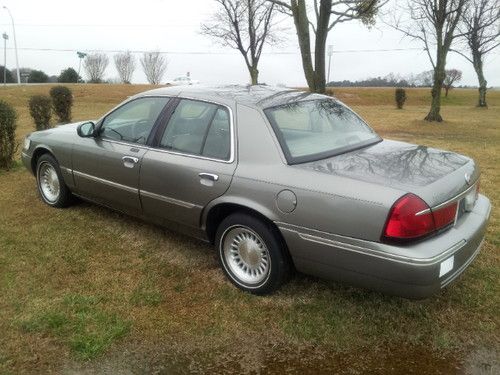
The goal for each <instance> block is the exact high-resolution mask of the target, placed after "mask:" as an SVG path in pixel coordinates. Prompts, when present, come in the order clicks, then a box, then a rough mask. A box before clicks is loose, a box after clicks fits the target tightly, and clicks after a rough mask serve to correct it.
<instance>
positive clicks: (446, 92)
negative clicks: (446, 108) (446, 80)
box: [444, 86, 450, 97]
mask: <svg viewBox="0 0 500 375" xmlns="http://www.w3.org/2000/svg"><path fill="white" fill-rule="evenodd" d="M448 91H450V88H449V87H448V86H445V88H444V92H445V94H444V96H445V97H448Z"/></svg>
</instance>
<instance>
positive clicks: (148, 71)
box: [141, 51, 168, 85]
mask: <svg viewBox="0 0 500 375" xmlns="http://www.w3.org/2000/svg"><path fill="white" fill-rule="evenodd" d="M141 65H142V70H143V71H144V74H145V75H146V78H147V80H148V82H149V83H150V84H152V85H159V84H160V83H161V80H162V78H163V76H164V75H165V72H166V70H167V66H168V60H167V58H166V57H164V56H162V55H161V53H160V52H159V51H153V52H144V54H143V55H142V57H141Z"/></svg>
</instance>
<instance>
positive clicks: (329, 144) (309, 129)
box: [264, 99, 381, 164]
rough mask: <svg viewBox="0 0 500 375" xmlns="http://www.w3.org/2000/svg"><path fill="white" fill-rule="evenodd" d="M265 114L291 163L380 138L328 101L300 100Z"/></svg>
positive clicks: (335, 153)
mask: <svg viewBox="0 0 500 375" xmlns="http://www.w3.org/2000/svg"><path fill="white" fill-rule="evenodd" d="M264 112H265V114H266V116H267V118H268V119H269V121H270V122H271V124H272V126H273V128H274V131H275V132H276V135H277V137H278V139H279V141H280V144H281V146H282V148H283V152H284V153H285V155H286V157H287V160H288V162H289V163H291V164H297V163H303V162H308V161H313V160H319V159H323V158H326V157H330V156H334V155H337V154H340V153H344V152H348V151H350V150H354V149H356V148H359V147H363V146H367V145H369V144H372V143H375V142H378V141H380V139H381V138H380V137H379V136H378V135H377V134H376V133H375V132H374V131H373V130H372V129H371V128H370V127H369V126H368V125H367V124H366V123H365V122H364V121H363V120H361V119H360V118H359V117H358V116H357V115H356V114H355V113H354V112H352V111H351V110H350V109H348V108H347V107H345V106H344V105H342V104H340V103H338V102H336V101H334V100H331V99H318V100H309V101H299V102H294V103H289V104H285V105H280V106H277V107H273V108H268V109H266V110H265V111H264Z"/></svg>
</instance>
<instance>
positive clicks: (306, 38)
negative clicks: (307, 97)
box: [268, 0, 387, 93]
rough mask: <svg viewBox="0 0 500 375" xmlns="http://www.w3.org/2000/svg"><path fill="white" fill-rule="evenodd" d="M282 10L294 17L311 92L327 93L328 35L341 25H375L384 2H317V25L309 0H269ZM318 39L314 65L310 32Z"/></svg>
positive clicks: (383, 0)
mask: <svg viewBox="0 0 500 375" xmlns="http://www.w3.org/2000/svg"><path fill="white" fill-rule="evenodd" d="M268 1H269V2H271V3H274V4H276V5H278V6H279V7H280V10H281V11H282V12H284V13H285V14H288V15H289V16H291V17H293V21H294V23H295V29H296V31H297V37H298V41H299V47H300V53H301V55H302V67H303V69H304V74H305V77H306V80H307V84H308V86H309V89H310V90H311V91H312V92H319V93H324V92H325V86H326V79H325V50H326V39H327V37H328V33H329V32H330V31H331V30H332V29H333V28H334V27H335V26H337V25H338V24H341V23H344V22H349V21H353V20H360V21H361V22H363V23H364V24H365V25H368V26H369V25H373V24H374V22H375V16H376V15H377V13H378V11H379V10H380V8H381V7H382V6H383V5H384V4H386V3H387V1H385V0H314V2H312V1H311V4H309V5H311V7H312V9H313V10H314V16H313V17H315V22H313V21H311V19H310V18H311V17H310V14H309V12H308V4H307V3H308V2H307V1H306V0H268ZM310 29H312V31H313V33H314V37H315V44H314V63H313V58H312V53H311V33H310Z"/></svg>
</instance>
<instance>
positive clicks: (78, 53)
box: [76, 52, 87, 83]
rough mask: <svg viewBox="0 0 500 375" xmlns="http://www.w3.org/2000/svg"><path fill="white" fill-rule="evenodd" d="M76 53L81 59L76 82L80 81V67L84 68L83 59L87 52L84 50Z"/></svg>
mask: <svg viewBox="0 0 500 375" xmlns="http://www.w3.org/2000/svg"><path fill="white" fill-rule="evenodd" d="M76 54H77V55H78V58H79V59H80V63H79V64H78V77H77V79H76V83H78V80H79V79H80V69H81V68H82V60H83V59H84V58H85V57H86V56H87V54H86V53H84V52H77V53H76Z"/></svg>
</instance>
